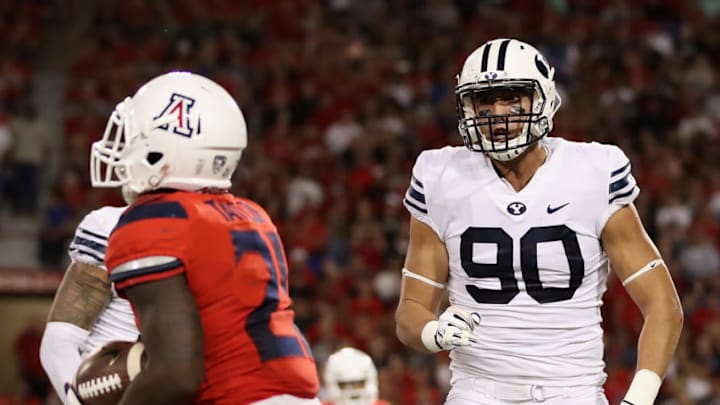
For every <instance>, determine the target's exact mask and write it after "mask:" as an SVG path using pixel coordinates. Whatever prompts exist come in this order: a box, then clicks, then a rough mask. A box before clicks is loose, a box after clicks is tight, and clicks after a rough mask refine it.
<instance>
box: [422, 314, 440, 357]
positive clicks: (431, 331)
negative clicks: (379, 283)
mask: <svg viewBox="0 0 720 405" xmlns="http://www.w3.org/2000/svg"><path fill="white" fill-rule="evenodd" d="M437 329H438V321H430V322H428V323H426V324H425V326H423V329H422V333H421V334H420V340H421V341H422V344H423V346H425V348H426V349H428V350H430V351H431V352H433V353H437V352H439V351H440V350H442V347H439V346H438V344H437V341H436V340H435V334H436V333H437Z"/></svg>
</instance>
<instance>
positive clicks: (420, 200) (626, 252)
mask: <svg viewBox="0 0 720 405" xmlns="http://www.w3.org/2000/svg"><path fill="white" fill-rule="evenodd" d="M553 76H554V69H553V68H552V67H550V65H549V64H548V63H547V61H546V60H545V58H544V57H543V56H542V55H541V54H540V53H539V52H538V51H537V50H536V49H535V48H534V47H533V46H531V45H529V44H527V43H524V42H521V41H518V40H513V39H498V40H493V41H489V42H487V43H485V44H483V45H482V46H480V47H479V48H478V49H477V50H475V51H474V52H473V53H472V54H471V55H470V56H469V57H468V58H467V60H466V61H465V64H464V66H463V68H462V72H461V73H460V75H459V76H458V86H457V88H456V94H457V103H458V114H459V130H460V133H461V134H462V137H463V140H464V142H465V147H445V148H442V149H438V150H428V151H425V152H423V153H421V154H420V155H419V156H418V158H417V161H416V163H415V166H414V168H413V173H412V179H411V184H410V187H409V189H408V192H407V194H406V196H405V206H406V207H407V209H408V210H409V211H410V213H411V215H412V218H411V221H410V242H409V246H408V250H407V256H406V261H405V268H404V269H403V275H404V277H403V286H402V292H401V298H400V303H399V306H398V308H397V312H396V321H397V333H398V337H399V338H400V340H401V341H403V342H404V343H405V344H407V345H409V346H411V347H413V348H415V349H417V350H421V351H425V352H437V351H440V350H451V353H450V357H451V363H450V368H451V371H452V379H451V389H450V393H449V394H448V398H447V403H448V404H457V405H469V404H497V403H506V402H512V403H513V404H532V403H537V402H543V401H544V402H543V403H546V404H568V405H569V404H607V399H606V398H605V395H604V393H603V388H602V385H603V382H604V381H605V379H606V374H605V372H604V362H603V331H602V328H601V325H600V323H601V315H600V306H601V303H602V295H603V293H604V292H605V288H606V287H605V286H606V280H607V276H608V272H609V264H612V267H613V269H614V270H615V272H616V273H617V275H618V277H619V278H620V279H621V280H622V281H623V285H624V286H625V288H626V289H627V291H628V293H629V294H630V296H631V297H632V298H633V300H634V301H635V303H636V304H637V305H638V307H639V308H640V310H641V311H642V313H643V315H644V324H643V329H642V333H641V335H640V339H639V342H638V359H637V366H636V367H637V371H636V374H635V377H634V379H633V381H632V383H631V385H630V387H629V389H628V392H627V394H626V397H625V401H624V403H627V404H634V405H650V404H652V403H653V401H654V399H655V397H656V395H657V393H658V390H659V388H660V385H661V381H662V376H663V375H664V373H665V372H666V370H667V367H668V363H669V361H670V359H671V357H672V355H673V352H674V350H675V347H676V345H677V342H678V338H679V336H680V331H681V328H682V322H683V318H682V309H681V306H680V301H679V299H678V296H677V293H676V291H675V287H674V285H673V282H672V280H671V278H670V275H669V274H668V269H667V268H666V266H665V264H664V263H663V261H662V259H661V257H660V254H659V252H658V250H657V248H656V247H655V245H654V244H653V243H652V241H651V240H650V238H649V237H648V236H647V234H646V232H645V230H644V227H643V225H642V223H641V222H640V219H639V217H638V214H637V212H636V209H635V207H634V205H633V201H634V200H635V198H636V197H637V196H638V193H639V188H638V186H637V184H636V182H635V179H634V178H633V176H632V174H631V168H630V161H629V159H628V158H627V156H625V154H624V153H623V152H622V151H621V150H620V149H619V148H618V147H616V146H610V145H601V144H597V143H579V142H570V141H566V140H563V139H561V138H547V137H546V135H548V133H549V132H550V131H551V130H552V118H553V116H554V114H555V112H556V111H557V110H558V108H559V107H560V96H559V95H558V93H557V91H556V89H555V83H554V80H553ZM446 285H447V289H448V293H449V301H450V306H449V307H448V308H447V309H446V310H445V311H444V312H443V313H442V314H441V315H440V316H439V318H438V316H437V315H436V311H437V310H438V305H439V302H440V299H441V296H442V292H443V288H444V287H445V286H446Z"/></svg>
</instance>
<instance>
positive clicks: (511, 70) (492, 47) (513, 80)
mask: <svg viewBox="0 0 720 405" xmlns="http://www.w3.org/2000/svg"><path fill="white" fill-rule="evenodd" d="M554 76H555V69H554V68H552V67H551V66H550V65H549V64H548V63H547V61H546V60H545V58H544V57H543V56H542V55H541V54H540V52H538V50H537V49H535V48H534V47H533V46H532V45H529V44H527V43H525V42H522V41H518V40H516V39H504V38H503V39H495V40H492V41H488V42H486V43H484V44H483V45H481V46H480V47H479V48H477V49H476V50H475V51H474V52H473V53H471V54H470V56H468V58H467V59H466V60H465V64H464V65H463V68H462V71H461V72H460V74H459V75H458V77H457V79H458V85H457V88H456V89H455V94H456V96H457V106H458V129H459V130H460V134H461V135H462V137H463V141H464V142H465V146H466V147H467V148H468V149H470V150H472V151H474V152H483V153H486V154H488V155H489V156H490V157H491V158H493V159H496V160H499V161H509V160H512V159H515V158H516V157H518V156H520V155H521V154H522V153H523V152H524V151H525V150H527V149H528V147H530V145H532V144H533V143H534V142H536V141H537V140H539V139H540V138H542V137H544V136H545V135H547V134H548V133H549V132H550V131H551V130H552V127H553V121H552V119H553V116H554V115H555V112H557V110H558V108H560V104H561V99H560V95H559V94H558V92H557V91H556V90H555V82H554V80H553V78H554ZM497 89H507V90H522V91H527V93H528V94H529V95H530V105H531V111H525V110H524V109H522V108H518V109H517V110H516V111H512V112H511V113H510V114H500V115H490V114H487V115H480V116H478V114H477V113H476V109H475V105H474V101H475V99H476V97H477V96H479V95H481V94H483V93H484V92H488V91H491V90H497ZM517 122H521V123H523V126H522V129H521V131H520V134H519V136H517V137H515V138H509V137H508V136H507V135H506V136H505V139H504V140H498V139H497V138H498V137H497V136H493V135H494V134H493V133H492V132H493V129H492V128H493V126H494V125H497V124H498V123H500V124H501V125H502V124H503V123H504V124H505V126H506V128H507V125H508V124H509V123H517ZM491 123H492V124H493V125H490V124H491ZM481 128H486V129H489V131H490V132H491V133H489V134H486V133H484V131H483V130H481ZM485 132H486V131H485ZM499 138H502V137H499Z"/></svg>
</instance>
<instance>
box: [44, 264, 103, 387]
mask: <svg viewBox="0 0 720 405" xmlns="http://www.w3.org/2000/svg"><path fill="white" fill-rule="evenodd" d="M110 297H111V289H110V281H109V279H108V275H107V272H106V271H105V270H104V269H102V268H100V267H97V266H93V265H90V264H86V263H81V262H76V261H74V262H72V263H71V264H70V266H69V267H68V269H67V271H66V272H65V276H64V277H63V280H62V283H61V284H60V287H59V288H58V291H57V293H56V294H55V300H54V301H53V304H52V307H51V308H50V314H49V316H48V324H47V326H46V328H45V333H44V334H43V339H42V343H41V344H40V361H41V362H42V365H43V368H44V369H45V372H46V373H47V375H48V377H49V378H50V381H51V382H52V385H53V388H54V389H55V392H57V394H58V396H60V398H61V399H64V398H65V389H64V387H65V384H66V383H68V382H71V381H72V380H73V378H74V376H75V371H76V370H77V367H78V366H79V365H80V362H81V360H82V359H81V358H80V351H81V349H82V346H83V345H84V344H85V340H86V339H87V337H88V335H89V330H90V328H91V327H92V325H93V324H95V321H97V319H98V317H99V316H100V314H101V313H102V312H103V310H104V309H105V307H107V305H108V302H110Z"/></svg>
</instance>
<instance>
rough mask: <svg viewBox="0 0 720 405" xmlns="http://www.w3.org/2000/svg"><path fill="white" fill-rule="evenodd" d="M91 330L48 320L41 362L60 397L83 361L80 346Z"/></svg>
mask: <svg viewBox="0 0 720 405" xmlns="http://www.w3.org/2000/svg"><path fill="white" fill-rule="evenodd" d="M89 334H90V332H88V331H86V330H85V329H82V328H80V327H78V326H76V325H73V324H71V323H68V322H48V324H47V326H46V327H45V333H44V334H43V338H42V342H41V343H40V362H41V363H42V366H43V368H44V369H45V373H46V374H47V375H48V377H49V378H50V382H51V383H52V385H53V388H54V389H55V392H57V394H58V396H59V397H60V399H62V401H63V402H65V383H72V381H73V379H74V378H75V372H76V370H77V368H78V366H80V363H81V362H82V358H81V357H80V348H81V347H82V345H83V344H84V343H85V340H86V339H87V337H88V335H89Z"/></svg>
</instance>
